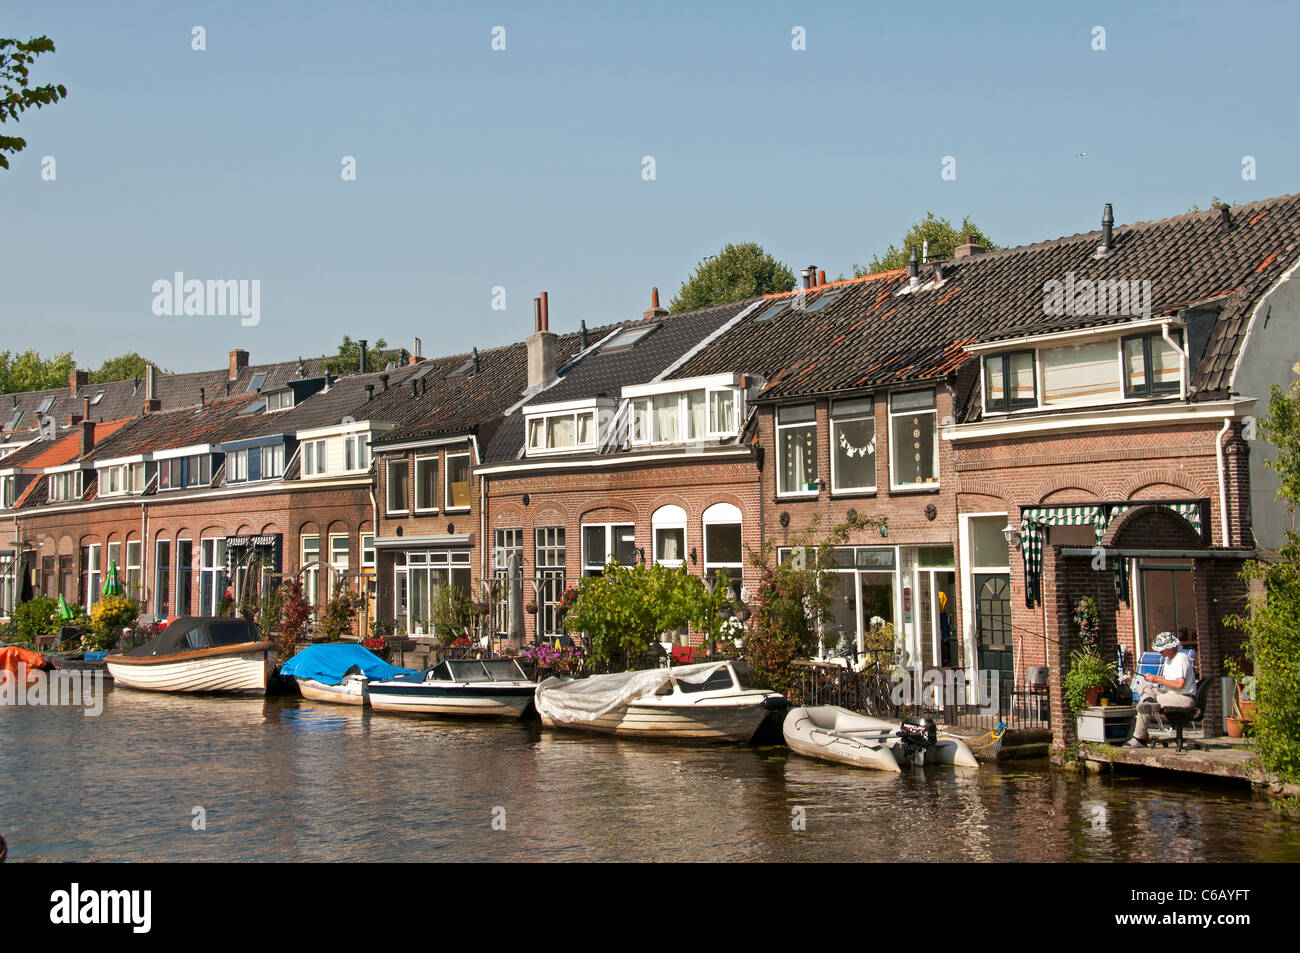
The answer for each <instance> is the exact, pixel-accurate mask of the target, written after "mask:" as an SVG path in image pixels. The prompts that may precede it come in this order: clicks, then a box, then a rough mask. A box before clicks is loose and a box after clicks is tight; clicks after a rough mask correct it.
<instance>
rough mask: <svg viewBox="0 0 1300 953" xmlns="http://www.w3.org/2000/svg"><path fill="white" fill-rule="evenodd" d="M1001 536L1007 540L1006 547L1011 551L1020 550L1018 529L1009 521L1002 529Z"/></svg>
mask: <svg viewBox="0 0 1300 953" xmlns="http://www.w3.org/2000/svg"><path fill="white" fill-rule="evenodd" d="M1002 535H1003V536H1005V537H1006V539H1007V546H1008V547H1009V548H1011V549H1017V550H1018V549H1020V543H1021V538H1020V527H1018V526H1016V525H1015V524H1014V523H1012V522H1011V521H1010V520H1008V521H1007V525H1006V526H1004V527H1002Z"/></svg>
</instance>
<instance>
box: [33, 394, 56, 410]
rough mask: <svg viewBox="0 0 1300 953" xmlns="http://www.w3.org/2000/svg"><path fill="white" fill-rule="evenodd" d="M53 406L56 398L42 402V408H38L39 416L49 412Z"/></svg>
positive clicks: (47, 398) (48, 398) (49, 398)
mask: <svg viewBox="0 0 1300 953" xmlns="http://www.w3.org/2000/svg"><path fill="white" fill-rule="evenodd" d="M53 404H54V398H53V397H46V398H45V399H44V400H43V401H41V406H39V407H37V408H36V412H37V413H38V414H43V413H45V412H46V411H48V410H49V409H50V407H51V406H52V405H53Z"/></svg>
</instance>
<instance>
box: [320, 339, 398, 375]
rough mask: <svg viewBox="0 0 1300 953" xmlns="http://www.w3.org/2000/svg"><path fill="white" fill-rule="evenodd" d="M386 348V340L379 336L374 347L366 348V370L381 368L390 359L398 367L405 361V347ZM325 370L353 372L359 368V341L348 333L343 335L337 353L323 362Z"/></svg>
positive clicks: (341, 372)
mask: <svg viewBox="0 0 1300 953" xmlns="http://www.w3.org/2000/svg"><path fill="white" fill-rule="evenodd" d="M386 348H388V342H387V341H385V340H384V339H383V338H379V339H378V340H376V341H375V342H374V347H371V348H368V349H367V350H366V370H367V371H374V370H382V369H383V368H385V367H387V366H388V363H389V362H390V361H392V362H393V363H395V364H397V365H398V366H399V367H400V366H401V365H402V364H404V363H405V362H406V348H401V347H397V348H391V349H388V350H385V349H386ZM325 370H326V371H328V372H329V373H331V374H355V373H357V371H359V370H361V343H360V342H359V341H354V340H352V338H351V337H350V336H348V335H346V334H345V335H343V341H342V343H340V344H339V350H338V354H336V355H335V356H334V357H332V358H330V359H329V360H327V361H326V362H325Z"/></svg>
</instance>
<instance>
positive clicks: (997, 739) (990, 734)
mask: <svg viewBox="0 0 1300 953" xmlns="http://www.w3.org/2000/svg"><path fill="white" fill-rule="evenodd" d="M1006 733H1007V723H1006V722H1005V721H999V722H998V726H997V727H996V728H994V729H993V730H992V731H986V732H984V734H982V735H980V736H979V738H976V739H975V740H976V741H979V740H981V739H983V738H992V739H993V740H992V741H990V742H989V743H988V744H986V745H979V746H974V745H972V746H971V749H970V750H971V751H983V750H984V749H985V748H992V747H993V746H994V745H1000V744H1001V743H1002V736H1003V735H1005V734H1006Z"/></svg>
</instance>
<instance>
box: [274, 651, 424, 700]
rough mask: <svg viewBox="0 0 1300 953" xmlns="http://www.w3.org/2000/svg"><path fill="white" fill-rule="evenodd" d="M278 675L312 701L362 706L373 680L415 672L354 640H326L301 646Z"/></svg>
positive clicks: (281, 667)
mask: <svg viewBox="0 0 1300 953" xmlns="http://www.w3.org/2000/svg"><path fill="white" fill-rule="evenodd" d="M280 674H281V675H282V676H283V677H285V678H292V679H293V680H294V681H295V682H297V684H298V690H299V691H300V692H302V696H303V697H304V698H309V699H311V700H312V701H319V702H334V703H336V704H340V705H365V704H366V699H367V697H368V696H369V691H368V687H369V685H370V683H371V682H372V681H388V680H390V679H393V678H397V677H398V676H399V675H414V674H415V672H414V671H413V670H412V669H409V668H399V667H398V666H396V665H390V664H389V663H388V662H385V661H384V660H383V659H381V658H380V657H379V656H378V655H375V654H374V653H373V652H371V651H370V650H368V649H366V648H364V647H362V646H360V645H357V644H356V643H355V642H326V643H324V644H321V645H309V646H308V647H307V648H305V649H303V650H302V651H301V652H299V653H298V654H297V655H295V656H294V657H293V658H291V659H289V661H287V662H285V663H284V664H283V665H282V666H280Z"/></svg>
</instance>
